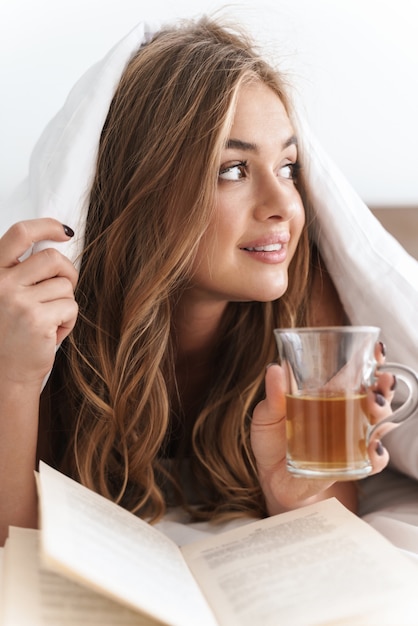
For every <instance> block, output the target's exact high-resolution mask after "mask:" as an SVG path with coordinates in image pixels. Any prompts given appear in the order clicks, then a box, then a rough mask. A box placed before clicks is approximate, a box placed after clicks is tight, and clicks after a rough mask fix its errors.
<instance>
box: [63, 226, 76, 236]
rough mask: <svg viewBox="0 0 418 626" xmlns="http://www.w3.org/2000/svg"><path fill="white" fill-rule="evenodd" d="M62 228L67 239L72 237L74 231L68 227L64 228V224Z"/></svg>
mask: <svg viewBox="0 0 418 626" xmlns="http://www.w3.org/2000/svg"><path fill="white" fill-rule="evenodd" d="M62 227H63V229H64V233H65V234H66V235H67V237H74V231H73V229H72V228H70V227H69V226H66V225H65V224H63V225H62Z"/></svg>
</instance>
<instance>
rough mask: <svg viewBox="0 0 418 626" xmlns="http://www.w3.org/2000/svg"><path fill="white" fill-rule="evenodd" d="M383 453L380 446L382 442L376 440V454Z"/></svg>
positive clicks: (380, 454) (383, 450)
mask: <svg viewBox="0 0 418 626" xmlns="http://www.w3.org/2000/svg"><path fill="white" fill-rule="evenodd" d="M384 453H385V449H384V447H383V446H382V442H381V441H378V442H377V444H376V454H378V455H379V456H383V455H384Z"/></svg>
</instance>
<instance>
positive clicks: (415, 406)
mask: <svg viewBox="0 0 418 626" xmlns="http://www.w3.org/2000/svg"><path fill="white" fill-rule="evenodd" d="M379 372H391V373H392V374H395V375H396V377H397V378H399V380H401V381H402V382H403V383H404V384H405V385H406V387H407V389H408V392H409V394H408V397H407V399H406V400H405V402H404V403H403V404H402V405H401V406H400V407H399V408H397V409H396V410H395V411H393V413H391V415H389V416H388V417H386V418H385V419H383V420H380V422H378V423H377V424H374V425H373V427H372V428H371V429H370V432H369V437H370V435H372V433H373V432H374V431H375V430H376V428H378V427H379V426H381V425H382V424H385V423H387V422H393V423H394V424H399V423H400V422H403V421H405V420H406V419H408V418H409V417H411V416H412V415H413V414H414V413H415V411H417V410H418V374H417V372H416V371H415V370H413V369H412V368H411V367H408V366H407V365H403V364H401V363H384V364H383V365H379Z"/></svg>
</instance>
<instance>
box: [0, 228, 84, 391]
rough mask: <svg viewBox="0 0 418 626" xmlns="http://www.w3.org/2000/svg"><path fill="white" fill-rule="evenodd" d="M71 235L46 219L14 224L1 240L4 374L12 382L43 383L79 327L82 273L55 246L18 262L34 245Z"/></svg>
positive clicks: (0, 371) (0, 361)
mask: <svg viewBox="0 0 418 626" xmlns="http://www.w3.org/2000/svg"><path fill="white" fill-rule="evenodd" d="M71 233H72V231H69V230H68V229H66V228H64V227H63V226H62V224H60V223H59V222H58V221H56V220H53V219H48V218H46V219H39V220H28V221H25V222H20V223H18V224H15V225H14V226H12V227H11V228H10V229H9V230H8V231H7V232H6V233H5V235H3V237H2V238H1V239H0V336H1V337H2V341H1V344H0V375H3V377H5V378H7V379H8V380H11V381H15V382H19V383H25V382H28V381H41V380H42V379H43V377H44V375H45V373H46V372H47V371H49V369H50V368H51V367H52V364H53V361H54V358H55V349H56V345H57V344H59V343H60V342H61V341H62V340H63V339H64V338H65V337H66V336H67V335H68V334H69V333H70V332H71V330H72V328H73V327H74V324H75V322H76V318H77V314H78V307H77V304H76V302H75V299H74V288H75V285H76V282H77V271H76V269H75V268H74V266H73V264H72V263H71V261H70V260H69V259H68V258H66V257H65V256H64V255H62V254H61V253H60V252H58V251H57V250H55V249H53V248H47V249H45V250H42V251H40V252H37V253H36V254H32V255H29V256H27V257H25V259H24V260H23V261H19V257H21V255H22V254H23V253H24V252H25V251H26V250H28V248H30V247H31V246H32V244H33V243H34V242H37V241H42V240H46V239H48V240H54V241H66V240H68V239H69V238H70V237H71Z"/></svg>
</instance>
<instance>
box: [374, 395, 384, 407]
mask: <svg viewBox="0 0 418 626" xmlns="http://www.w3.org/2000/svg"><path fill="white" fill-rule="evenodd" d="M375 402H376V404H378V405H379V406H385V404H386V399H385V397H384V396H382V394H381V393H378V392H377V393H375Z"/></svg>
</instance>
